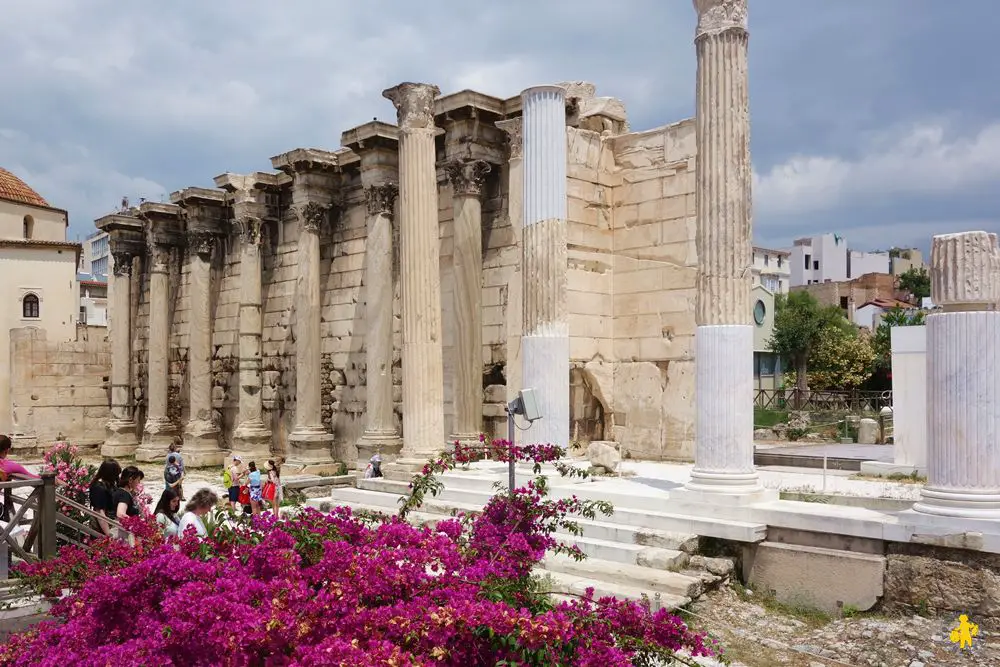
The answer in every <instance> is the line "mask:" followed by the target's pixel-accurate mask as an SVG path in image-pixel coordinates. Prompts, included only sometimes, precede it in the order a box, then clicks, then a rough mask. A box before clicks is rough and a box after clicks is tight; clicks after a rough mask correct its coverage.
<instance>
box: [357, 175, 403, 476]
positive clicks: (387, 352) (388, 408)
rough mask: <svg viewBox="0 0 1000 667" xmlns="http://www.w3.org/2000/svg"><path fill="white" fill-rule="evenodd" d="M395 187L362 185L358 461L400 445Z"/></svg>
mask: <svg viewBox="0 0 1000 667" xmlns="http://www.w3.org/2000/svg"><path fill="white" fill-rule="evenodd" d="M398 194H399V187H398V186H397V185H396V184H395V183H379V184H373V185H369V186H367V187H365V201H366V203H367V205H368V221H367V222H368V224H367V227H368V237H367V239H366V240H365V368H366V372H365V401H366V406H365V416H366V419H367V421H366V424H365V431H364V434H363V435H362V436H361V439H360V441H359V442H358V462H359V465H360V464H361V463H366V462H367V461H368V459H369V458H370V457H371V456H372V455H373V454H379V455H382V456H383V457H387V458H390V459H391V458H395V457H396V456H397V455H398V454H399V451H400V448H401V447H402V440H401V439H400V437H399V433H397V432H396V425H395V421H394V419H393V401H392V356H393V349H392V303H393V298H392V267H393V247H392V219H393V216H394V215H395V213H394V212H395V207H396V197H397V195H398Z"/></svg>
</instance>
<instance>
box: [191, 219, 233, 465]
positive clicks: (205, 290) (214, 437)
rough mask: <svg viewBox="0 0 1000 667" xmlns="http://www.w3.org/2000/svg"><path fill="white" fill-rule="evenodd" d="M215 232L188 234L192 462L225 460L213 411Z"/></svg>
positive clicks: (217, 462)
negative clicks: (213, 263) (213, 271)
mask: <svg viewBox="0 0 1000 667" xmlns="http://www.w3.org/2000/svg"><path fill="white" fill-rule="evenodd" d="M214 247H215V235H214V234H212V233H210V232H207V231H192V232H189V234H188V260H189V262H190V267H189V268H190V270H189V273H188V280H189V285H190V290H191V310H190V315H189V318H190V319H189V322H188V326H189V329H188V340H189V348H188V363H187V369H188V422H187V424H186V425H185V427H184V446H185V450H186V451H185V458H186V460H187V463H188V465H191V466H197V467H201V466H211V465H219V464H221V463H222V460H223V458H224V457H223V454H222V450H220V449H219V428H218V426H217V425H216V423H215V419H214V417H213V414H212V318H211V310H212V293H211V290H210V287H211V282H212V250H213V249H214Z"/></svg>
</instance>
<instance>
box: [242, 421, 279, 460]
mask: <svg viewBox="0 0 1000 667" xmlns="http://www.w3.org/2000/svg"><path fill="white" fill-rule="evenodd" d="M271 439H272V438H271V431H269V430H268V428H267V427H266V426H264V423H263V422H259V421H258V422H245V423H243V424H240V425H239V426H237V427H236V430H235V431H234V432H233V454H239V455H240V456H243V457H244V458H245V459H247V460H251V459H255V458H258V459H265V460H266V459H268V458H270V457H271Z"/></svg>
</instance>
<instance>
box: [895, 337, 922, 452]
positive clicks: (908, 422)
mask: <svg viewBox="0 0 1000 667" xmlns="http://www.w3.org/2000/svg"><path fill="white" fill-rule="evenodd" d="M891 334H892V412H893V415H892V417H893V437H894V442H895V451H894V462H895V463H896V464H897V465H907V466H914V467H917V468H920V469H924V468H926V467H927V327H925V326H919V327H892V329H891Z"/></svg>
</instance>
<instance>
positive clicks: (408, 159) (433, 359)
mask: <svg viewBox="0 0 1000 667" xmlns="http://www.w3.org/2000/svg"><path fill="white" fill-rule="evenodd" d="M440 92H441V91H440V90H439V89H438V87H437V86H433V85H430V84H424V83H401V84H399V85H398V86H395V87H393V88H389V89H387V90H385V91H383V92H382V95H383V96H384V97H385V98H386V99H388V100H389V101H390V102H392V103H393V105H394V106H395V107H396V117H397V122H398V125H399V236H400V239H399V243H400V268H401V277H400V279H401V287H402V295H403V309H402V310H403V313H402V314H403V451H402V456H401V458H400V462H401V463H404V464H411V463H419V462H421V461H423V460H425V459H426V458H427V457H428V456H432V455H433V454H434V453H435V452H438V451H441V450H442V449H443V448H444V446H445V433H444V366H443V356H442V349H441V273H440V256H441V242H440V236H439V229H438V192H437V173H436V161H435V150H434V137H435V136H436V135H437V134H438V130H437V128H436V127H435V126H434V98H436V97H437V96H438V95H439V94H440Z"/></svg>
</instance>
